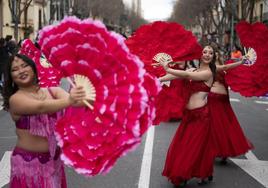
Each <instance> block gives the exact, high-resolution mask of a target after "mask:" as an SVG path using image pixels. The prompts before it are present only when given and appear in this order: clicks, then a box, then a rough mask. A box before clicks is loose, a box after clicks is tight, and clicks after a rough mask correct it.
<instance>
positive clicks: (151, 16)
mask: <svg viewBox="0 0 268 188" xmlns="http://www.w3.org/2000/svg"><path fill="white" fill-rule="evenodd" d="M124 2H126V3H128V4H129V5H131V2H132V0H124ZM173 2H174V0H141V7H142V13H143V17H144V18H145V19H146V20H150V21H155V20H165V19H167V18H168V17H169V16H170V14H171V12H172V5H173Z"/></svg>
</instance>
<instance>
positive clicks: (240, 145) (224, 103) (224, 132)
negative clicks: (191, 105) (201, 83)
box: [208, 93, 253, 157]
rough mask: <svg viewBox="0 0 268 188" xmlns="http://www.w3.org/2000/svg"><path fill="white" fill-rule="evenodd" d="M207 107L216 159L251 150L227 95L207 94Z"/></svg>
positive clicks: (250, 145)
mask: <svg viewBox="0 0 268 188" xmlns="http://www.w3.org/2000/svg"><path fill="white" fill-rule="evenodd" d="M208 105H209V108H210V114H211V123H212V132H213V136H214V140H215V144H216V153H217V156H218V157H235V156H238V155H241V154H244V153H246V152H247V151H248V150H250V149H252V148H253V146H252V144H251V143H250V142H249V140H248V139H247V138H246V136H245V135H244V133H243V130H242V129H241V127H240V124H239V122H238V120H237V118H236V116H235V114H234V112H233V109H232V107H231V104H230V101H229V95H224V94H217V93H209V95H208Z"/></svg>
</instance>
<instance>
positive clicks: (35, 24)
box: [0, 0, 49, 41]
mask: <svg viewBox="0 0 268 188" xmlns="http://www.w3.org/2000/svg"><path fill="white" fill-rule="evenodd" d="M8 3H9V1H5V0H0V10H1V11H0V23H1V28H0V37H6V36H12V37H14V26H15V22H14V20H13V19H12V15H11V11H10V8H9V4H8ZM20 6H21V9H22V7H23V6H25V1H22V3H21V5H20ZM48 11H49V10H48V7H47V0H33V1H32V2H31V4H30V6H29V7H28V8H27V9H26V11H24V12H23V13H22V15H21V17H20V20H19V25H18V28H19V30H18V41H19V40H22V39H24V38H31V39H34V38H35V37H36V36H37V33H38V31H39V30H40V29H41V28H42V27H43V26H44V25H46V24H47V22H48Z"/></svg>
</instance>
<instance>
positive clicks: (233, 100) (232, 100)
mask: <svg viewBox="0 0 268 188" xmlns="http://www.w3.org/2000/svg"><path fill="white" fill-rule="evenodd" d="M230 101H231V102H240V100H239V99H235V98H230Z"/></svg>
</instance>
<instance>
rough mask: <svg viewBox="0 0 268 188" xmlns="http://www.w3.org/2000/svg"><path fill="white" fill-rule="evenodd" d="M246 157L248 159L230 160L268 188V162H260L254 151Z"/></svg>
mask: <svg viewBox="0 0 268 188" xmlns="http://www.w3.org/2000/svg"><path fill="white" fill-rule="evenodd" d="M245 156H246V158H247V159H234V158H231V159H230V160H232V161H233V162H234V163H235V164H236V165H237V166H239V167H240V168H241V169H243V170H244V171H245V172H246V173H248V174H249V175H250V176H252V177H253V178H254V179H255V180H257V181H258V182H259V183H260V184H262V185H263V186H264V187H268V161H261V160H258V158H257V157H256V156H255V155H254V153H253V152H252V151H249V152H247V153H246V154H245Z"/></svg>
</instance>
